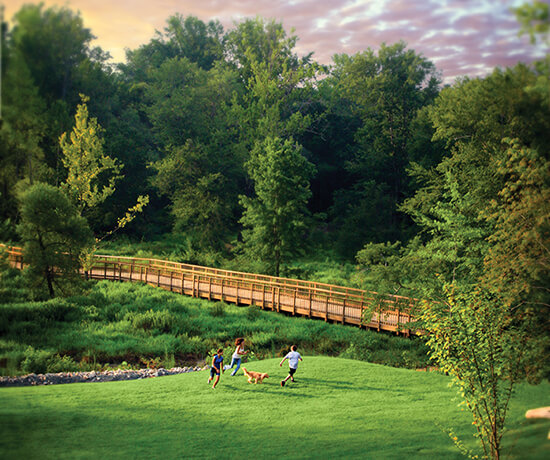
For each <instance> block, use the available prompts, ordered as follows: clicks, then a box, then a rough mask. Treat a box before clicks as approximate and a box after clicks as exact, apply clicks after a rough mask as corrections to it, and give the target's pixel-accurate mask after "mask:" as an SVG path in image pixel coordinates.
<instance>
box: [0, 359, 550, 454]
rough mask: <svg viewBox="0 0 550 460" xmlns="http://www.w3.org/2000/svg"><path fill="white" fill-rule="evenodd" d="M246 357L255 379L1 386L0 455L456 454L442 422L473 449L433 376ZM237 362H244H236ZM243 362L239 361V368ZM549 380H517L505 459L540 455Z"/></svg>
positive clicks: (447, 392) (467, 429)
mask: <svg viewBox="0 0 550 460" xmlns="http://www.w3.org/2000/svg"><path fill="white" fill-rule="evenodd" d="M279 361H280V360H279V359H269V360H265V361H256V362H253V363H250V366H249V368H250V369H251V370H257V371H262V372H268V373H269V374H270V378H269V379H267V380H265V383H264V384H262V385H250V384H249V383H248V382H247V381H246V378H245V377H244V376H243V375H242V370H241V371H239V374H238V375H237V376H235V377H231V376H230V375H229V372H226V373H225V374H223V375H222V378H221V380H220V383H219V385H218V387H217V388H216V389H215V390H213V389H212V388H211V386H210V385H208V383H207V379H208V375H209V373H208V372H207V371H201V372H195V373H190V374H181V375H177V376H170V377H160V378H154V379H145V380H135V381H127V382H109V383H80V384H67V385H58V386H41V387H21V388H2V389H0V428H1V436H0V458H2V459H12V458H17V459H28V458H40V459H44V458H56V459H58V458H70V459H77V458H90V459H92V458H93V459H98V458H162V459H171V458H174V459H175V458H262V459H264V458H285V459H288V458H290V459H292V458H297V459H298V458H327V459H328V458H380V459H392V458H395V459H397V458H400V459H402V458H407V459H410V458H438V459H442V458H444V459H454V458H456V459H458V458H464V457H462V455H461V454H460V453H459V451H458V449H457V448H456V447H455V446H454V445H453V443H452V441H451V439H450V438H449V436H448V434H446V433H445V431H444V430H445V429H450V430H452V431H453V432H454V433H455V435H456V436H458V437H459V438H460V439H462V440H463V441H464V443H465V445H466V446H467V447H468V448H472V449H473V448H475V446H476V444H475V440H474V439H473V437H472V433H473V426H472V424H471V418H470V414H469V413H468V412H467V411H462V410H461V408H460V407H458V404H459V399H458V398H456V391H455V389H454V388H449V386H448V384H449V382H450V379H449V378H448V377H446V376H444V375H441V374H438V373H426V372H418V371H413V370H408V369H397V368H391V367H385V366H380V365H375V364H369V363H365V362H360V361H353V360H347V359H341V358H328V357H308V356H305V357H304V361H303V362H302V363H300V366H299V369H298V372H297V374H296V376H295V377H296V383H291V382H288V384H287V386H285V387H284V388H281V386H280V380H281V379H282V378H283V377H284V376H286V371H287V369H288V365H287V362H285V364H284V365H283V367H282V368H281V367H279ZM245 366H246V365H245ZM247 367H248V366H247ZM549 395H550V385H549V384H548V383H543V384H541V385H538V386H528V385H523V386H521V387H520V388H519V391H518V393H517V394H516V396H515V398H514V400H513V401H512V404H511V410H510V414H509V418H508V427H509V431H508V432H507V434H506V435H505V438H504V446H505V451H506V455H507V457H506V458H513V459H526V458H529V459H531V458H533V459H537V458H540V459H543V458H544V459H546V458H550V442H549V441H547V440H546V436H547V433H548V430H549V429H550V422H549V421H547V420H546V421H529V420H526V419H525V418H524V415H525V411H526V410H527V409H530V408H534V407H539V406H543V405H548V403H549V400H548V397H549Z"/></svg>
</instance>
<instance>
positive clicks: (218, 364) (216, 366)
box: [208, 348, 223, 388]
mask: <svg viewBox="0 0 550 460" xmlns="http://www.w3.org/2000/svg"><path fill="white" fill-rule="evenodd" d="M222 372H223V348H218V351H217V353H216V354H215V355H214V357H213V358H212V367H211V368H210V377H209V379H208V383H210V382H211V381H212V380H214V377H216V380H214V385H212V388H216V385H217V384H218V382H219V381H220V374H221V373H222Z"/></svg>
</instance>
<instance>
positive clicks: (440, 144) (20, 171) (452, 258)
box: [0, 4, 550, 304]
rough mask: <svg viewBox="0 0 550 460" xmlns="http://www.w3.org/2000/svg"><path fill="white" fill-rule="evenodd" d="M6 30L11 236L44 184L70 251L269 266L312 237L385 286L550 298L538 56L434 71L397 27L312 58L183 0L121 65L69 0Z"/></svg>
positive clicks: (4, 164)
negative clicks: (202, 14) (479, 287)
mask: <svg viewBox="0 0 550 460" xmlns="http://www.w3.org/2000/svg"><path fill="white" fill-rule="evenodd" d="M2 34H3V35H2V38H3V39H2V46H3V49H2V72H3V75H2V77H3V78H2V85H3V87H2V93H3V99H2V101H3V111H2V117H3V118H2V125H1V131H0V135H1V139H2V141H1V143H0V194H1V201H0V203H1V204H0V226H1V234H2V238H1V239H2V240H3V241H5V242H8V241H12V242H18V241H26V240H25V236H24V235H25V234H26V231H27V233H28V231H29V228H28V227H29V225H31V222H26V221H25V219H24V218H23V217H24V216H25V209H27V211H26V212H27V215H28V216H32V215H33V214H32V213H33V211H32V209H33V206H35V207H36V206H37V207H38V208H40V207H43V203H41V200H42V199H45V198H44V197H46V196H49V199H50V200H53V203H55V202H56V200H58V199H63V198H60V197H57V198H56V196H54V195H55V193H56V192H55V191H54V190H52V189H51V188H48V187H54V188H57V189H58V190H61V191H62V192H63V193H62V194H63V195H64V196H66V197H68V198H69V201H70V202H72V203H73V204H75V211H74V212H75V213H76V215H75V218H78V219H83V221H82V222H81V223H82V226H83V227H86V228H81V229H80V230H79V232H80V233H79V235H72V237H71V238H72V241H75V244H76V245H77V252H81V251H82V250H83V249H82V248H83V247H87V246H89V245H90V241H93V237H95V239H96V241H106V240H108V239H109V238H112V234H113V233H114V232H117V236H120V235H126V236H127V237H128V238H130V239H131V240H134V241H152V240H155V239H162V238H175V240H176V241H177V242H178V243H177V244H178V245H179V246H180V248H181V250H180V252H179V254H180V256H181V257H180V258H181V259H184V260H182V261H186V262H191V263H202V264H209V265H225V266H229V267H232V268H234V267H239V268H240V269H242V270H247V271H256V272H263V273H270V274H276V275H280V274H282V275H285V274H288V273H289V272H288V270H287V269H288V266H289V263H290V262H292V261H293V260H296V259H297V258H300V257H301V258H306V259H307V258H315V256H314V254H319V253H323V254H328V255H329V257H330V258H332V260H335V261H338V260H340V261H342V260H343V261H346V260H347V261H351V262H353V263H358V264H360V265H361V266H362V267H363V269H364V273H365V274H366V275H365V280H366V281H365V282H368V281H369V279H370V281H372V282H373V283H374V285H375V286H377V287H378V288H379V289H380V290H385V291H387V292H393V293H397V292H399V293H407V294H411V293H412V292H413V291H414V289H415V287H417V286H418V280H420V281H421V284H422V286H423V289H426V286H427V285H430V284H431V285H433V286H431V287H432V288H434V289H435V290H436V291H438V290H439V292H440V293H441V289H440V287H441V282H439V281H437V280H436V278H437V277H436V276H435V275H436V274H438V276H439V277H441V278H442V279H444V280H447V281H449V280H464V281H469V282H473V281H474V280H479V279H480V277H483V278H484V279H486V280H490V282H491V283H493V284H495V283H500V284H502V289H503V290H507V291H510V295H511V296H512V297H513V296H516V297H517V296H520V297H521V296H524V295H525V296H527V297H526V298H523V297H522V299H523V300H522V301H525V302H527V301H528V302H530V303H535V304H537V303H542V304H548V302H547V296H548V290H547V289H540V287H541V286H543V287H544V286H547V285H548V284H547V283H545V282H546V281H547V279H546V278H545V277H546V275H547V273H546V271H547V270H546V269H547V268H548V215H549V208H548V201H549V200H548V176H549V175H548V145H550V142H549V141H550V116H549V115H550V113H549V112H550V108H549V104H548V100H549V92H548V76H549V67H550V64H549V61H548V58H546V59H545V60H542V61H540V62H536V63H534V64H532V65H525V64H518V65H517V66H515V67H513V68H505V69H495V70H494V71H493V72H492V73H491V74H490V75H488V76H486V77H485V78H482V79H481V78H477V79H469V78H466V77H465V78H462V79H459V80H457V81H456V82H455V83H454V84H453V85H452V86H447V87H442V85H441V81H440V78H439V73H438V71H437V69H436V67H435V66H434V64H433V63H431V62H430V61H429V60H428V59H427V58H426V57H424V56H422V55H420V54H418V53H416V52H415V51H414V50H412V49H408V48H407V46H406V44H405V43H403V42H397V43H395V44H389V45H388V44H382V45H381V46H380V49H379V50H378V51H374V50H372V49H367V50H365V51H364V52H361V53H357V54H355V55H351V56H350V55H345V54H342V55H335V56H334V58H333V63H332V65H330V66H323V65H319V64H318V63H316V62H315V60H314V56H313V53H311V54H309V55H306V56H299V55H297V53H296V52H295V45H296V41H297V40H298V37H297V36H295V35H289V34H287V32H286V31H285V29H284V28H283V26H282V24H280V23H277V22H275V21H268V20H264V19H262V18H255V19H244V20H242V21H241V22H239V23H236V24H235V26H234V28H232V29H230V30H224V29H223V27H222V26H221V24H220V23H219V22H217V21H210V22H208V23H205V22H203V21H201V20H200V19H198V18H196V17H192V16H188V17H183V16H181V15H179V14H176V15H174V16H171V17H169V18H168V19H167V21H166V26H165V28H164V30H163V31H158V32H157V33H156V35H155V36H154V37H153V38H151V40H150V41H149V43H147V44H144V45H142V46H140V47H139V48H138V49H134V50H127V56H126V62H125V63H124V64H118V65H111V64H109V63H108V60H109V54H108V52H106V51H104V50H102V49H100V48H92V47H91V45H90V43H91V41H92V39H93V38H94V37H93V35H92V31H90V30H89V29H87V28H85V27H84V25H83V20H82V18H81V17H80V15H79V14H78V13H75V12H73V11H72V10H70V9H68V8H66V7H63V8H59V7H51V8H46V7H45V6H44V5H43V4H40V5H30V4H29V5H25V6H23V7H22V8H21V9H20V10H19V12H17V13H16V15H15V16H14V18H13V26H12V28H11V29H8V26H7V24H6V23H5V24H3V25H2ZM34 185H39V186H40V187H43V188H44V187H46V188H45V189H41V190H40V191H39V192H37V193H35V194H34V195H35V201H33V198H32V194H31V193H28V192H30V191H31V190H32V189H33V186H34ZM52 194H53V195H52ZM54 207H55V206H54ZM67 212H69V213H70V212H72V211H67ZM29 218H30V219H31V220H32V218H31V217H29ZM66 218H67V219H68V217H66ZM27 220H28V219H27ZM132 220H133V221H132ZM130 221H132V223H131V225H127V224H129V222H130ZM75 222H76V221H74V222H73V224H74V225H76V224H75ZM74 225H73V226H74ZM79 225H80V224H79ZM76 226H77V227H78V225H76ZM33 228H34V227H33ZM30 231H31V233H32V231H33V230H30ZM59 231H61V230H59ZM106 237H109V238H106ZM71 238H69V240H71ZM69 240H66V241H69ZM76 240H79V242H77V241H76ZM66 244H68V243H67V242H66ZM92 246H93V250H96V249H97V244H96V245H95V246H94V245H92ZM99 247H101V243H99ZM503 261H506V263H503ZM373 280H374V281H373ZM537 286H538V287H539V289H537ZM527 298H528V300H527Z"/></svg>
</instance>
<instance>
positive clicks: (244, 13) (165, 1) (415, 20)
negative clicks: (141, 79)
mask: <svg viewBox="0 0 550 460" xmlns="http://www.w3.org/2000/svg"><path fill="white" fill-rule="evenodd" d="M28 1H29V0H7V2H6V17H7V18H8V19H11V17H12V16H13V14H14V13H15V12H16V11H17V10H19V8H20V7H21V6H22V5H23V4H24V3H27V2H28ZM518 1H519V0H498V1H494V0H491V1H489V0H445V1H443V0H385V1H381V0H376V1H374V0H362V1H359V2H353V1H351V0H277V1H274V0H201V1H200V2H197V1H196V0H155V1H154V2H151V1H150V0H117V1H116V2H112V0H94V1H93V2H91V1H90V0H69V3H68V6H69V7H70V8H71V9H73V10H75V11H77V10H79V11H80V12H81V14H82V17H83V19H84V24H85V26H86V27H89V28H91V30H92V32H93V33H94V34H95V35H96V36H97V37H98V39H97V41H96V43H95V44H96V45H99V46H101V47H102V48H104V50H106V51H110V52H111V54H113V56H114V58H115V60H118V61H120V60H123V59H124V54H123V51H122V50H123V49H124V48H130V49H134V48H137V47H138V46H140V45H141V44H144V43H147V42H148V41H149V40H150V39H151V38H152V37H153V36H154V33H155V32H154V31H155V30H160V31H162V30H163V29H164V27H165V24H166V20H167V19H168V17H169V16H171V15H173V14H175V13H180V14H182V15H183V16H187V15H194V16H197V17H198V18H199V19H201V20H203V21H205V22H208V21H209V20H211V19H217V20H219V21H220V22H221V23H222V24H223V26H224V28H225V29H226V30H228V29H230V28H232V27H233V26H234V23H235V21H239V20H241V19H242V18H246V17H255V16H257V15H259V16H262V17H265V18H267V19H276V20H278V21H281V22H282V23H283V25H284V26H285V28H286V30H287V31H288V32H290V29H291V28H295V34H296V35H297V36H298V38H299V41H298V44H297V51H298V52H299V53H300V54H306V53H309V52H311V51H313V52H314V58H315V59H316V60H317V61H319V62H321V63H324V64H329V63H330V62H331V57H332V56H333V55H334V54H338V53H343V52H345V53H349V54H353V53H356V52H361V51H364V50H366V49H367V48H369V47H370V48H372V49H377V48H378V47H379V46H380V44H381V43H382V42H386V43H388V44H391V43H395V42H397V41H399V40H404V41H405V42H406V43H407V44H408V46H409V48H412V49H414V50H415V51H416V52H418V53H421V54H423V55H424V56H425V57H426V58H427V59H430V60H433V61H434V62H436V63H437V67H438V68H439V69H440V70H441V71H442V73H443V76H444V78H445V81H447V82H452V80H453V79H454V78H455V77H456V76H458V75H463V74H468V73H471V74H472V75H480V72H482V73H483V72H486V73H487V72H490V70H491V69H492V68H493V67H495V66H509V65H513V64H515V63H516V62H517V61H518V60H523V61H526V62H529V61H532V60H533V59H534V58H535V56H536V55H537V53H538V55H540V54H541V52H543V51H542V50H541V48H540V47H539V48H538V49H537V48H536V47H533V46H530V45H527V39H526V38H525V37H524V38H522V39H519V38H517V31H518V30H519V26H518V25H517V22H516V20H515V18H514V16H513V14H512V13H511V12H510V11H509V8H510V7H511V6H513V5H514V4H517V2H518ZM44 3H45V5H46V7H48V6H51V5H61V6H63V5H65V4H66V0H44ZM380 5H382V7H380ZM480 69H481V70H480ZM482 73H481V74H482Z"/></svg>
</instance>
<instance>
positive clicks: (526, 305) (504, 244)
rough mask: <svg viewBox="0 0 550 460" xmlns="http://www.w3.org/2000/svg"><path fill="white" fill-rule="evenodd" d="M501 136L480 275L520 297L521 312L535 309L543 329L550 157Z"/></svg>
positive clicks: (510, 298)
mask: <svg viewBox="0 0 550 460" xmlns="http://www.w3.org/2000/svg"><path fill="white" fill-rule="evenodd" d="M506 142H507V144H508V145H509V148H508V150H507V152H506V157H505V158H503V159H502V160H501V161H500V162H499V164H498V169H497V173H498V175H499V176H502V177H504V178H505V179H506V181H505V183H504V185H503V188H502V190H500V191H499V193H498V196H497V197H495V199H494V200H493V201H492V202H491V204H490V206H488V209H487V211H486V216H487V218H488V219H489V220H490V221H491V222H494V223H495V231H494V232H493V234H492V235H491V236H490V237H489V242H490V243H491V248H490V249H489V251H488V253H487V256H486V258H485V264H484V266H485V269H486V271H487V273H486V275H485V277H484V281H485V283H486V284H487V285H490V286H493V289H495V290H498V291H499V292H502V293H505V295H506V297H507V302H508V304H510V305H512V304H514V303H518V302H521V303H523V305H522V306H521V307H520V309H521V310H522V311H524V312H525V313H527V314H532V313H533V312H534V311H536V314H537V316H538V317H539V326H543V331H545V332H543V331H540V334H541V335H544V334H545V333H548V332H549V331H550V326H549V324H548V321H547V319H546V316H547V315H546V310H547V305H548V304H549V303H550V296H549V295H548V290H547V289H546V288H545V286H548V285H549V281H550V280H549V278H548V276H549V271H548V266H549V265H550V256H549V254H550V160H549V159H548V158H547V157H545V156H544V155H543V154H541V153H539V152H538V151H536V150H534V149H529V148H527V147H525V146H522V145H521V144H520V143H519V142H518V141H512V140H509V139H507V140H506ZM522 301H523V302H522Z"/></svg>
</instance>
